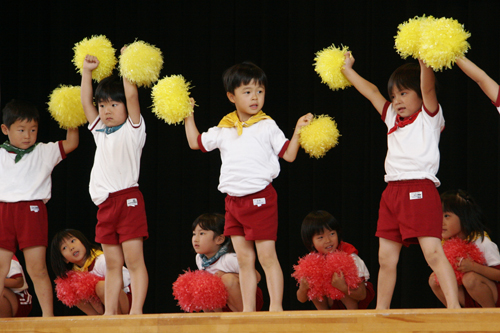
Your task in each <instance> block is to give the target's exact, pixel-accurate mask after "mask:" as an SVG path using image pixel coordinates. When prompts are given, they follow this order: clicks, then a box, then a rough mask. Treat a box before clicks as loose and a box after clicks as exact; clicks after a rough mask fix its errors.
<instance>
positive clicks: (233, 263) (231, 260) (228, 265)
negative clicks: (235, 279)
mask: <svg viewBox="0 0 500 333" xmlns="http://www.w3.org/2000/svg"><path fill="white" fill-rule="evenodd" d="M201 263H202V260H201V255H200V254H197V255H196V266H198V269H200V270H202V269H203V267H202V266H201ZM205 270H206V271H207V272H208V273H210V274H215V273H216V272H218V271H222V272H225V273H236V274H239V273H240V266H239V265H238V259H237V258H236V253H226V254H224V255H223V256H222V257H220V258H219V259H218V260H217V261H216V262H214V263H213V264H212V265H210V266H208V267H207V268H205Z"/></svg>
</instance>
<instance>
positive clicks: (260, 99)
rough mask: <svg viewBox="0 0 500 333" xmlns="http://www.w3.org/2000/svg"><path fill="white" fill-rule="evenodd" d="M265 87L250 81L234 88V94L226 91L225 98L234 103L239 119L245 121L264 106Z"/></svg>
mask: <svg viewBox="0 0 500 333" xmlns="http://www.w3.org/2000/svg"><path fill="white" fill-rule="evenodd" d="M265 96H266V89H265V88H264V87H263V86H261V85H259V84H257V83H255V81H254V80H252V81H250V83H249V84H247V85H241V86H239V87H238V88H236V89H234V94H232V93H230V92H228V93H227V98H229V100H230V101H231V102H232V103H234V106H235V107H236V111H237V113H238V117H239V118H240V121H247V120H248V119H249V118H250V117H251V116H253V115H255V114H256V113H257V112H259V111H260V110H261V109H262V107H263V106H264V99H265Z"/></svg>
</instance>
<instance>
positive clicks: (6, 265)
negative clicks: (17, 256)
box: [0, 248, 13, 297]
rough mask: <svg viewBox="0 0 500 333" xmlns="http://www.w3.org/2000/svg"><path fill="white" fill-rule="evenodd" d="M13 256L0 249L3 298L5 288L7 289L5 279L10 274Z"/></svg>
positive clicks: (1, 293) (1, 292)
mask: <svg viewBox="0 0 500 333" xmlns="http://www.w3.org/2000/svg"><path fill="white" fill-rule="evenodd" d="M12 255H13V253H12V252H10V251H8V250H6V249H3V248H0V296H1V297H3V296H2V295H3V294H4V293H3V291H4V288H5V278H7V274H9V271H10V261H11V260H12Z"/></svg>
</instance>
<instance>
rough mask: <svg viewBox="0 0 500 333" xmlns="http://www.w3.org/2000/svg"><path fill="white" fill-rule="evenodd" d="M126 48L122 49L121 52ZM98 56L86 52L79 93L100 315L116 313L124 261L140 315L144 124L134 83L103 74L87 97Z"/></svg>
mask: <svg viewBox="0 0 500 333" xmlns="http://www.w3.org/2000/svg"><path fill="white" fill-rule="evenodd" d="M124 49H125V48H122V53H123V51H124ZM97 66H99V60H98V59H97V58H96V57H94V56H91V55H87V56H86V57H85V60H84V64H83V71H82V88H81V89H82V90H81V98H82V104H83V110H84V112H85V116H86V117H87V120H88V121H89V124H90V125H89V130H90V131H91V132H92V134H93V135H94V140H95V142H96V146H97V148H96V153H95V158H94V166H93V168H92V173H91V175H90V196H91V197H92V200H93V201H94V203H95V204H96V205H97V206H99V211H98V213H97V220H98V222H97V226H96V238H95V241H96V242H97V243H101V244H102V248H103V251H104V254H105V255H106V269H107V277H108V278H107V279H106V297H105V300H106V307H105V308H106V310H105V313H104V314H105V315H114V314H117V313H118V308H117V306H118V297H119V294H120V289H121V287H120V286H121V283H119V281H121V280H122V267H123V264H124V262H125V263H126V264H127V267H128V269H129V270H130V278H131V280H132V282H131V285H132V294H133V295H134V298H133V301H132V306H131V308H130V314H142V307H143V305H144V301H145V299H146V293H147V290H148V272H147V270H146V265H145V264H144V254H143V242H144V240H145V239H146V238H148V226H147V221H146V210H145V206H144V198H143V196H142V193H141V191H140V190H139V184H138V180H139V169H140V161H141V154H142V148H143V147H144V143H145V141H146V125H145V124H144V119H143V118H142V116H141V110H140V106H139V97H138V93H137V87H136V86H135V85H134V84H132V83H130V82H129V81H128V80H127V79H123V83H122V82H121V80H120V79H119V78H118V77H116V76H111V77H108V78H106V79H103V80H102V81H101V82H100V83H99V85H98V86H97V89H96V91H95V102H96V105H97V108H96V107H95V106H94V104H93V102H92V71H93V70H94V69H96V68H97Z"/></svg>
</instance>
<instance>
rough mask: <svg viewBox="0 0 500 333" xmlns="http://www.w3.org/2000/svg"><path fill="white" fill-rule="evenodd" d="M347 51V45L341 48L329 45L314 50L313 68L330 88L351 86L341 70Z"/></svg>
mask: <svg viewBox="0 0 500 333" xmlns="http://www.w3.org/2000/svg"><path fill="white" fill-rule="evenodd" d="M348 51H349V48H348V47H347V46H343V47H342V49H339V48H337V47H335V45H333V44H332V45H331V46H329V47H327V48H325V49H323V50H321V51H319V52H316V58H314V60H315V61H316V63H315V64H314V70H315V71H316V73H318V74H319V76H320V77H321V83H326V84H328V86H329V87H330V89H332V90H334V91H335V90H338V89H345V88H347V87H350V86H352V84H351V82H349V80H347V78H346V77H345V75H344V74H343V73H342V72H341V70H342V67H343V66H344V65H345V61H344V54H345V53H346V52H348Z"/></svg>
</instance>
